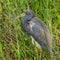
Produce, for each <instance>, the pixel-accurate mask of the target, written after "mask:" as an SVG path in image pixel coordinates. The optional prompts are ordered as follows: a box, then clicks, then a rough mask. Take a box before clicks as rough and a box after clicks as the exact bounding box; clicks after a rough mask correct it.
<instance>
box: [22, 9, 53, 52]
mask: <svg viewBox="0 0 60 60" xmlns="http://www.w3.org/2000/svg"><path fill="white" fill-rule="evenodd" d="M22 27H23V29H24V31H25V32H26V33H28V34H29V35H31V36H32V37H33V38H34V39H35V41H36V42H37V43H38V44H39V45H40V46H41V47H42V49H44V50H46V51H47V52H50V53H52V41H51V38H50V32H49V29H48V28H47V26H46V25H45V24H44V23H43V22H42V21H41V19H39V18H37V17H35V16H34V13H33V12H32V11H31V10H26V11H25V12H24V14H23V18H22Z"/></svg>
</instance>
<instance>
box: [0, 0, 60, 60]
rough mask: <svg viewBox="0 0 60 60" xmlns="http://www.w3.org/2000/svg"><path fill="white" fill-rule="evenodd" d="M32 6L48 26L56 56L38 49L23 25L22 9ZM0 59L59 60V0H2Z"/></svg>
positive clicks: (0, 1) (0, 10)
mask: <svg viewBox="0 0 60 60" xmlns="http://www.w3.org/2000/svg"><path fill="white" fill-rule="evenodd" d="M26 9H31V10H33V11H34V13H35V16H37V17H39V18H40V19H41V20H42V21H43V22H44V23H45V24H46V25H47V26H48V28H49V30H50V33H51V38H52V41H53V43H52V44H53V58H50V56H49V55H46V54H45V53H44V52H43V51H42V52H41V51H39V50H38V49H37V48H36V46H35V45H33V44H32V39H31V37H30V36H29V35H27V34H26V33H25V32H24V31H23V29H22V27H21V21H22V19H21V17H19V18H17V19H16V20H15V18H16V17H17V16H20V14H21V13H22V11H23V10H26ZM0 60H60V1H59V0H0Z"/></svg>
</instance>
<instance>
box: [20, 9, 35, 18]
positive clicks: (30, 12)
mask: <svg viewBox="0 0 60 60" xmlns="http://www.w3.org/2000/svg"><path fill="white" fill-rule="evenodd" d="M21 16H22V17H26V16H28V17H34V12H33V11H32V10H25V11H24V12H23V13H22V14H21Z"/></svg>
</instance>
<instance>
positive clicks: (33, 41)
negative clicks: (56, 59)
mask: <svg viewBox="0 0 60 60" xmlns="http://www.w3.org/2000/svg"><path fill="white" fill-rule="evenodd" d="M31 38H32V43H33V44H34V43H35V44H36V47H37V48H38V49H41V46H40V44H39V43H38V42H36V41H35V39H34V38H33V37H32V36H31Z"/></svg>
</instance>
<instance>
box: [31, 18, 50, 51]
mask: <svg viewBox="0 0 60 60" xmlns="http://www.w3.org/2000/svg"><path fill="white" fill-rule="evenodd" d="M31 21H33V23H34V25H33V26H32V36H33V37H34V38H35V40H36V41H37V42H38V43H39V44H40V45H41V47H42V48H44V49H46V50H47V51H48V50H49V49H48V48H49V47H48V44H49V43H48V41H49V40H47V37H48V36H47V35H49V31H48V28H47V27H46V25H45V24H44V23H43V22H42V21H39V20H38V19H37V18H33V19H32V20H31ZM49 37H50V36H49Z"/></svg>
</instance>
